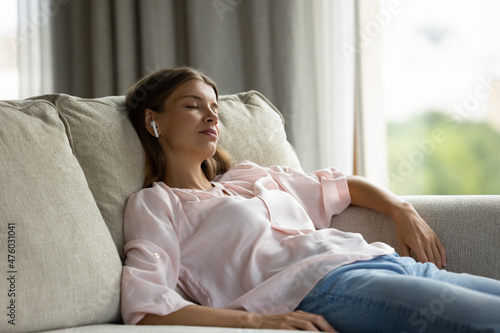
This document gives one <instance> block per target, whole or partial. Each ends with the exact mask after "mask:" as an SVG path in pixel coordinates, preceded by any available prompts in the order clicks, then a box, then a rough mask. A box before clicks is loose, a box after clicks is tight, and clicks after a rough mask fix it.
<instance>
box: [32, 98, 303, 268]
mask: <svg viewBox="0 0 500 333" xmlns="http://www.w3.org/2000/svg"><path fill="white" fill-rule="evenodd" d="M35 98H43V99H46V100H48V101H51V102H52V103H54V104H55V105H56V107H57V109H58V110H59V112H60V113H61V115H62V117H63V118H64V121H65V122H67V125H68V136H69V138H70V142H71V146H72V147H73V151H74V154H75V156H76V157H77V159H78V161H79V162H80V165H81V167H82V169H83V171H84V173H85V176H86V177H87V181H88V184H89V187H90V190H91V191H92V193H93V195H94V198H95V200H96V202H97V205H98V206H99V209H100V211H101V214H102V216H103V218H104V221H105V222H106V224H107V225H108V228H109V230H110V232H111V235H112V237H113V240H114V241H115V243H116V247H117V249H118V252H119V254H120V256H121V258H122V259H123V258H124V254H123V245H124V244H123V212H124V209H125V204H126V200H127V198H128V197H129V196H130V195H131V194H133V193H135V192H137V191H138V190H140V189H141V186H142V182H143V175H144V153H143V150H142V147H141V144H140V141H139V138H138V137H137V135H136V133H135V130H134V129H133V127H132V125H131V123H130V122H129V120H128V118H127V115H126V108H125V98H124V97H123V96H110V97H103V98H96V99H84V98H78V97H73V96H68V95H63V94H61V95H46V96H39V97H35ZM219 103H220V121H221V128H222V136H221V140H220V145H221V146H222V147H224V148H226V149H227V150H228V151H229V152H230V153H231V154H232V155H233V157H234V159H235V161H236V162H241V161H243V160H247V159H248V160H252V161H254V162H256V163H259V164H261V165H274V164H280V165H288V166H291V167H296V168H300V164H299V160H298V158H297V156H296V154H295V152H294V151H293V149H292V147H291V145H290V144H289V143H288V141H287V140H286V135H285V129H284V126H283V117H282V116H281V114H280V113H279V112H278V110H276V108H275V107H274V106H273V105H272V104H271V103H270V102H269V101H268V100H267V99H266V98H265V97H264V96H262V95H261V94H260V93H258V92H255V91H250V92H245V93H240V94H235V95H225V96H221V97H220V101H219ZM241 138H247V139H245V140H242V139H241Z"/></svg>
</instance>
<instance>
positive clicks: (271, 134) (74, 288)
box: [0, 91, 500, 333]
mask: <svg viewBox="0 0 500 333" xmlns="http://www.w3.org/2000/svg"><path fill="white" fill-rule="evenodd" d="M220 122H221V127H222V133H223V134H222V137H221V139H220V145H221V146H223V147H224V148H226V149H227V150H228V151H229V152H230V153H231V154H232V155H233V157H234V159H235V161H236V162H239V161H243V160H252V161H254V162H256V163H258V164H261V165H273V164H281V165H287V166H289V167H294V168H300V162H299V160H298V158H297V156H296V154H295V152H294V150H293V148H292V146H291V145H290V144H289V142H288V141H287V138H286V134H285V130H284V126H283V117H282V116H281V114H280V113H279V111H278V110H277V109H276V108H275V107H274V106H273V105H272V104H271V103H270V102H269V101H268V100H267V99H266V98H265V97H264V96H263V95H261V94H260V93H258V92H256V91H249V92H243V93H239V94H233V95H224V96H221V97H220ZM0 156H1V160H0V186H1V192H0V217H1V219H2V223H1V226H0V244H1V246H0V258H1V263H0V271H1V282H0V286H1V287H0V305H1V308H2V316H1V318H2V319H1V320H0V332H41V331H48V332H65V333H67V332H173V333H176V332H200V333H201V332H239V333H244V332H252V331H257V330H253V329H240V328H235V329H231V328H209V327H189V326H158V327H141V326H128V325H123V323H122V321H121V318H120V280H121V271H122V265H123V262H124V259H125V257H124V252H123V245H124V241H123V230H122V228H123V223H122V222H123V211H124V207H125V204H126V200H127V198H128V197H129V196H130V195H131V194H132V193H134V192H136V191H138V190H140V189H141V186H142V180H143V174H144V155H143V151H142V148H141V144H140V142H139V139H138V137H137V135H136V133H135V131H134V129H133V127H132V125H131V123H130V122H129V120H128V118H127V116H126V108H125V99H124V97H123V96H110V97H103V98H95V99H84V98H78V97H75V96H69V95H65V94H51V95H43V96H37V97H33V98H30V99H26V100H16V101H0ZM405 199H406V200H408V201H409V202H411V203H413V205H414V206H415V207H416V209H417V211H419V212H420V214H421V215H422V217H423V218H424V219H425V220H426V221H427V222H428V223H429V224H430V225H431V227H432V228H434V230H435V231H436V232H437V234H438V235H439V237H440V238H441V240H442V241H443V243H444V245H445V246H446V249H447V254H448V268H447V269H449V270H451V271H455V272H468V273H474V274H479V275H483V276H487V277H491V278H496V279H500V245H499V244H498V243H499V241H500V196H414V197H406V198H405ZM331 226H332V227H334V228H338V229H341V230H345V231H350V232H359V233H361V234H363V235H364V237H365V238H366V239H367V240H368V241H370V242H371V241H376V240H377V241H383V242H386V243H389V244H391V245H392V246H394V247H396V248H397V242H396V239H395V235H394V229H393V225H392V222H391V221H390V220H389V218H387V217H386V216H383V215H381V214H378V213H376V212H374V211H371V210H368V209H364V208H360V207H354V206H351V207H349V208H348V209H347V210H346V211H344V212H342V213H341V214H339V215H337V216H333V217H332V222H331ZM178 292H179V293H181V294H182V290H180V289H178ZM258 332H273V330H258Z"/></svg>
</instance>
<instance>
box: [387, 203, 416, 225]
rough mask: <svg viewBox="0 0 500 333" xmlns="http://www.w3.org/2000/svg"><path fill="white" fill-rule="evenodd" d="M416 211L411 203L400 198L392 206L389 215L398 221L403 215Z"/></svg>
mask: <svg viewBox="0 0 500 333" xmlns="http://www.w3.org/2000/svg"><path fill="white" fill-rule="evenodd" d="M415 212H416V211H415V208H414V207H413V205H412V204H411V203H409V202H407V201H404V200H400V201H398V202H396V203H394V204H393V205H392V206H391V209H390V211H389V216H390V217H391V218H392V220H393V221H394V222H397V221H398V220H399V219H400V218H401V217H402V216H405V215H408V214H414V213H415Z"/></svg>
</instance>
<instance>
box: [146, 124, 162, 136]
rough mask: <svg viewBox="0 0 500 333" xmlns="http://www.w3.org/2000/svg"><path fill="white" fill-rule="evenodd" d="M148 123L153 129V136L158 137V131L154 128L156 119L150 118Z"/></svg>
mask: <svg viewBox="0 0 500 333" xmlns="http://www.w3.org/2000/svg"><path fill="white" fill-rule="evenodd" d="M149 124H150V125H151V126H152V127H153V130H154V131H155V137H157V138H159V137H160V136H159V135H158V131H157V130H156V121H154V120H151V122H150V123H149Z"/></svg>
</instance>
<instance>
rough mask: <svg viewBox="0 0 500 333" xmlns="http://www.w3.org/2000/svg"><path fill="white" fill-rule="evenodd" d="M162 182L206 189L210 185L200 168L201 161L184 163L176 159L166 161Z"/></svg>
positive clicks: (178, 186)
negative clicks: (165, 170) (169, 161)
mask: <svg viewBox="0 0 500 333" xmlns="http://www.w3.org/2000/svg"><path fill="white" fill-rule="evenodd" d="M163 182H164V183H165V184H167V185H168V186H170V187H176V188H189V189H193V190H206V189H209V188H211V187H212V184H211V183H210V181H209V180H208V179H207V177H206V176H205V174H204V173H203V170H202V169H201V162H192V163H186V162H185V161H182V162H181V161H179V160H176V162H173V163H172V162H171V163H167V172H166V174H165V177H164V179H163Z"/></svg>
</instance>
